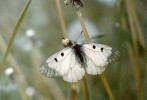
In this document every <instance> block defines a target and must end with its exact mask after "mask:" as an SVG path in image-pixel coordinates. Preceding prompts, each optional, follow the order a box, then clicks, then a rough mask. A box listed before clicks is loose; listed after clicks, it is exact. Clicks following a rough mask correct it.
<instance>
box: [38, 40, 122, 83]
mask: <svg viewBox="0 0 147 100" xmlns="http://www.w3.org/2000/svg"><path fill="white" fill-rule="evenodd" d="M62 43H63V45H64V46H65V48H64V49H62V50H61V51H59V52H57V53H55V54H54V55H52V56H51V57H49V58H48V59H47V60H46V61H45V63H43V64H42V65H41V66H40V73H41V74H43V75H44V76H46V77H49V78H53V77H63V80H65V81H67V82H77V81H79V80H81V79H82V78H83V77H84V75H85V72H87V73H88V74H90V75H97V74H102V73H103V72H104V70H105V69H106V68H107V66H109V65H111V64H113V63H114V62H116V61H117V60H118V59H119V58H120V55H121V54H120V52H119V51H118V50H117V49H115V48H112V47H110V46H107V45H103V44H97V43H84V44H78V43H76V42H75V43H72V42H71V41H70V40H69V39H67V38H63V40H62Z"/></svg>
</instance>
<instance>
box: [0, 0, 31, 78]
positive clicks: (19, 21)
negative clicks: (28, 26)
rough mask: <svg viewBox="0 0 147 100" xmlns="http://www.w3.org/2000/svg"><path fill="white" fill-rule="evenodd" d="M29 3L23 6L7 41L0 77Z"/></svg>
mask: <svg viewBox="0 0 147 100" xmlns="http://www.w3.org/2000/svg"><path fill="white" fill-rule="evenodd" d="M30 3H31V0H29V1H28V3H27V5H26V6H25V8H24V10H23V12H22V14H21V16H20V18H19V20H18V22H17V24H16V26H15V29H14V31H13V34H12V36H11V39H10V41H9V44H8V47H7V50H6V53H5V55H4V59H3V61H2V65H1V67H0V78H1V76H2V73H3V70H4V68H5V64H6V61H7V57H8V55H9V52H10V50H11V47H12V44H13V41H14V39H15V36H16V34H17V31H18V29H19V27H20V25H21V23H22V21H23V18H24V16H25V14H26V11H27V9H28V7H29V5H30Z"/></svg>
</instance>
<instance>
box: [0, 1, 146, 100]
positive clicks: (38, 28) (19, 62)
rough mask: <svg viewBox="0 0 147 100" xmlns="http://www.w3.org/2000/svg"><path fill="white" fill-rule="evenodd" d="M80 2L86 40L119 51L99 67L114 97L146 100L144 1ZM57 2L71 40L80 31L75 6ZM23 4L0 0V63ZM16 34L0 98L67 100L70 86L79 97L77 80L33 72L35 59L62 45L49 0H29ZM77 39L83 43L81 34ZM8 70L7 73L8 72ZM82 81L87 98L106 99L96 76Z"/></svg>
mask: <svg viewBox="0 0 147 100" xmlns="http://www.w3.org/2000/svg"><path fill="white" fill-rule="evenodd" d="M82 1H83V4H84V7H83V8H81V12H82V15H83V18H84V21H85V24H86V28H87V30H88V33H89V36H90V38H91V41H92V42H96V43H102V44H106V45H109V46H112V47H115V48H117V49H118V50H120V51H121V54H122V57H121V59H120V60H119V61H118V62H117V63H115V64H113V65H111V66H109V67H108V68H107V69H106V71H105V72H104V74H105V76H106V78H107V81H108V83H109V85H110V88H111V91H112V93H113V95H114V98H115V99H116V100H146V99H147V85H146V84H147V62H146V61H147V52H146V51H147V49H146V47H147V44H146V43H147V40H146V38H147V34H146V32H147V1H146V0H82ZM60 2H61V7H62V11H63V16H64V19H65V23H66V26H67V32H68V35H69V39H71V40H72V41H75V40H76V39H77V37H78V35H79V34H80V32H81V31H82V28H81V25H80V22H79V20H78V17H77V14H76V10H75V8H74V7H72V6H71V5H67V6H66V5H65V4H64V1H63V0H60ZM26 3H27V0H0V65H1V64H2V60H3V57H4V53H5V51H6V47H7V45H8V43H9V40H10V38H11V35H12V33H13V30H14V28H15V25H16V23H17V21H18V19H19V17H20V15H21V13H22V11H23V9H24V7H25V5H26ZM17 33H18V34H17V35H16V37H15V40H14V43H13V46H12V49H11V52H10V54H9V57H8V59H7V63H6V65H5V70H4V72H3V74H2V77H1V79H0V100H67V99H70V95H71V92H70V91H71V85H72V86H74V88H75V89H76V92H77V100H84V98H83V96H82V93H81V89H80V86H79V85H78V83H75V84H70V83H67V82H65V81H63V79H62V78H55V79H50V78H46V77H44V76H42V75H41V74H40V72H39V66H40V65H41V63H43V62H44V61H45V59H47V58H48V57H49V56H51V55H52V54H54V53H56V52H57V51H59V50H61V49H62V48H63V45H62V43H61V40H62V38H63V35H62V30H61V25H60V20H59V16H58V12H57V7H56V3H55V0H33V1H32V2H31V4H30V6H29V8H28V11H27V12H26V15H25V17H24V19H23V22H22V23H21V26H20V28H19V30H18V32H17ZM133 34H135V36H136V39H134V38H133ZM78 42H80V43H84V42H85V39H84V36H82V37H81V38H80V39H79V40H78ZM136 46H137V48H136ZM138 62H139V63H138ZM12 70H14V72H13V71H12ZM7 71H8V72H7ZM11 71H12V72H13V74H12V75H9V74H8V73H9V72H11ZM86 80H87V84H88V92H89V96H90V99H91V100H110V98H109V96H108V94H107V92H106V89H105V87H104V84H103V82H102V80H101V78H100V77H99V75H98V76H90V75H86ZM139 97H141V99H140V98H139Z"/></svg>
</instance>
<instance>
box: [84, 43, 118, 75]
mask: <svg viewBox="0 0 147 100" xmlns="http://www.w3.org/2000/svg"><path fill="white" fill-rule="evenodd" d="M83 50H84V52H85V54H86V58H87V67H86V70H87V73H88V74H92V75H96V74H101V73H102V72H103V71H104V70H105V69H106V67H107V66H109V65H111V64H113V63H114V62H116V61H117V59H119V58H120V52H119V51H118V50H117V49H114V48H112V47H109V46H106V45H103V44H96V43H88V44H83Z"/></svg>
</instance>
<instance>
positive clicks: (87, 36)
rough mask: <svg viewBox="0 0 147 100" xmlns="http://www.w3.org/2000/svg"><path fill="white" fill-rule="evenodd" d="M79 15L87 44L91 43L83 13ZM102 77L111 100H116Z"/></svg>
mask: <svg viewBox="0 0 147 100" xmlns="http://www.w3.org/2000/svg"><path fill="white" fill-rule="evenodd" d="M77 15H78V18H79V20H80V23H81V26H82V29H83V32H84V36H85V39H86V41H87V42H90V38H89V35H88V32H87V29H86V26H85V23H84V21H83V18H82V13H81V11H80V10H78V11H77ZM100 77H101V79H102V82H103V83H104V86H105V88H106V91H107V93H108V95H109V98H110V100H115V99H114V96H113V93H112V91H111V89H110V86H109V84H108V82H107V80H106V77H105V75H103V74H102V75H100ZM84 84H87V83H86V81H84ZM87 92H88V91H87ZM88 94H89V93H88Z"/></svg>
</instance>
